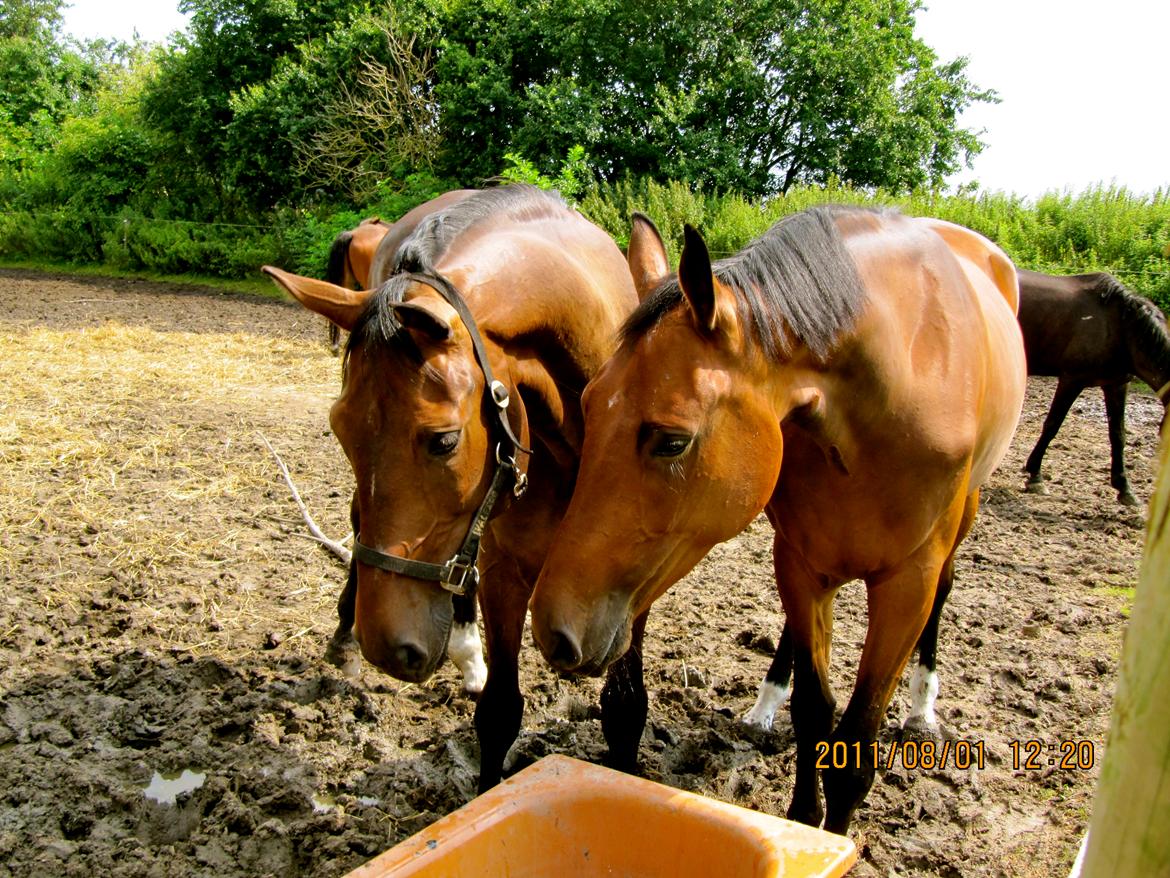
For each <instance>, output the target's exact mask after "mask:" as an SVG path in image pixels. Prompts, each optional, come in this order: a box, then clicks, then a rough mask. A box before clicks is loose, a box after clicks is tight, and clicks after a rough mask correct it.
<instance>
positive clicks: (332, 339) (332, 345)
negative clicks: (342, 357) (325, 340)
mask: <svg viewBox="0 0 1170 878" xmlns="http://www.w3.org/2000/svg"><path fill="white" fill-rule="evenodd" d="M328 323H329V350H330V351H332V352H333V356H335V357H336V356H337V353H338V351H339V350H340V348H341V327H339V326H338V325H337V324H336V323H334V322H333V321H332V320H329V321H328Z"/></svg>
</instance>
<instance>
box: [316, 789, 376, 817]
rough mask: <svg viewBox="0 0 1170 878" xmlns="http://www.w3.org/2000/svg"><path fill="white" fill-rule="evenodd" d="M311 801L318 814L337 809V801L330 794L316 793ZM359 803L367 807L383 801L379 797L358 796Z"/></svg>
mask: <svg viewBox="0 0 1170 878" xmlns="http://www.w3.org/2000/svg"><path fill="white" fill-rule="evenodd" d="M310 801H311V802H312V803H313V810H314V811H316V812H317V813H318V814H324V813H325V812H326V811H332V810H333V809H334V808H336V807H337V800H336V799H335V798H334V797H333V796H331V795H330V794H329V793H314V794H313V795H312V796H311V797H310ZM357 801H358V804H361V805H365V806H367V807H371V806H375V805H381V804H382V800H381V799H379V798H378V797H377V796H358V797H357Z"/></svg>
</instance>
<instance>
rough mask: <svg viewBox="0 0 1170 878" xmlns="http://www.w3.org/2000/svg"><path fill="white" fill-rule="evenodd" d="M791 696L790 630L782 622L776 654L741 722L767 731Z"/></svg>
mask: <svg viewBox="0 0 1170 878" xmlns="http://www.w3.org/2000/svg"><path fill="white" fill-rule="evenodd" d="M791 694H792V628H791V627H790V626H789V624H788V622H787V621H785V622H784V630H783V631H781V632H780V643H778V644H777V645H776V654H775V655H774V656H772V664H771V665H769V666H768V673H766V674H764V679H763V680H762V681H761V682H760V691H759V694H758V695H757V696H756V703H755V704H753V705H752V709H751V710H749V711H748V712H747V713H745V714H744V715H743V721H744V722H745V723H746V724H747V725H749V726H755V727H756V728H760V729H763V730H764V731H769V730H770V729H771V728H772V723H773V721H774V720H775V717H776V711H777V710H779V709H780V708H781V707H783V706H784V705H785V703H787V701H788V698H789V696H790V695H791Z"/></svg>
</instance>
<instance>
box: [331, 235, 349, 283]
mask: <svg viewBox="0 0 1170 878" xmlns="http://www.w3.org/2000/svg"><path fill="white" fill-rule="evenodd" d="M352 240H353V232H352V231H344V232H342V233H341V234H339V235H338V236H337V237H336V238H334V239H333V246H331V247H330V248H329V263H328V265H327V266H326V267H325V280H327V281H329V283H331V284H337V285H338V286H339V287H348V286H349V285H350V284H349V280H350V278H349V277H348V276H347V275H348V274H349V271H348V269H349V244H350V241H352Z"/></svg>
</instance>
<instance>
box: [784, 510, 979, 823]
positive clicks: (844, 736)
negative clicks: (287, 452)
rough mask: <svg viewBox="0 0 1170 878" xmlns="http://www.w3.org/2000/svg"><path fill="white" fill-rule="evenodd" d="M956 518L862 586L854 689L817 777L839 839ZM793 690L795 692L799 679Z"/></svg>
mask: <svg viewBox="0 0 1170 878" xmlns="http://www.w3.org/2000/svg"><path fill="white" fill-rule="evenodd" d="M961 514H962V509H961V508H956V509H954V511H953V517H952V516H951V515H948V516H947V518H946V520H945V522H940V526H939V528H938V529H936V532H935V538H934V539H931V540H928V541H927V543H926V544H925V545H923V546H922V547H921V548H920V549H919V550H918V551H917V552H915V553H914V554H912V555H911V556H910V557H909V558H907V559H906V560H905V561H903V562H902V564H901V565H899V566H898V567H897V568H895V569H894V570H893V571H891V572H890V573H888V574H886V575H885V576H883V577H881V578H880V579H872V580H867V582H866V597H867V602H868V609H869V622H868V626H867V628H866V633H865V646H864V647H863V648H862V651H861V662H860V665H859V666H858V670H857V682H856V683H855V685H854V687H853V695H852V696H851V697H850V699H849V705H848V706H847V707H846V708H845V712H844V713H843V714H842V716H841V722H840V723H838V725H837V728H836V729H835V730H834V731H833V735H832V739H831V741H830V745H829V749H828V753H829V756H830V757H832V758H831V759H830V763H829V766H828V767H826V769H825V772H824V775H823V782H824V787H825V829H827V830H829V831H830V832H836V833H840V834H842V835H844V834H845V832H846V831H847V830H848V829H849V823H850V821H851V820H852V819H853V812H854V811H855V810H856V809H857V806H858V805H859V804H861V801H862V799H864V798H865V794H866V793H868V792H869V788H870V787H871V786H872V785H873V778H874V766H875V755H876V754H875V753H874V749H875V748H874V742H875V741H876V739H877V732H878V729H879V728H880V727H881V725H882V720H883V718H884V716H885V712H886V708H887V707H888V706H889V703H890V698H891V696H892V695H893V694H894V689H895V688H897V685H898V681H899V679H900V677H901V675H902V670H903V669H904V668H905V667H906V661H907V660H908V659H909V658H910V653H911V652H912V651H913V649H914V645H915V643H916V642H917V641H918V640H919V638H920V637H921V636H922V632H923V629H924V628H925V626H926V620H927V618H928V617H929V616H930V613H931V609H932V608H933V606H934V596H935V589H936V588H937V586H938V581H939V577H940V574H941V572H942V567H943V565H944V564H945V563H946V559H947V557H948V556H949V555H950V554H951V552H952V551H953V550H954V546H955V543H956V541H955V535H956V533H957V530H958V525H959V523H960V520H961V519H960V516H961ZM946 522H949V523H950V525H951V526H950V528H947V527H945V523H946ZM948 530H949V533H948V532H947V531H948ZM796 687H797V688H796V692H799V691H800V688H799V687H800V681H799V678H798V679H797V683H796ZM794 698H795V693H794ZM838 754H840V756H841V758H840V759H838V758H837V755H838Z"/></svg>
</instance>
